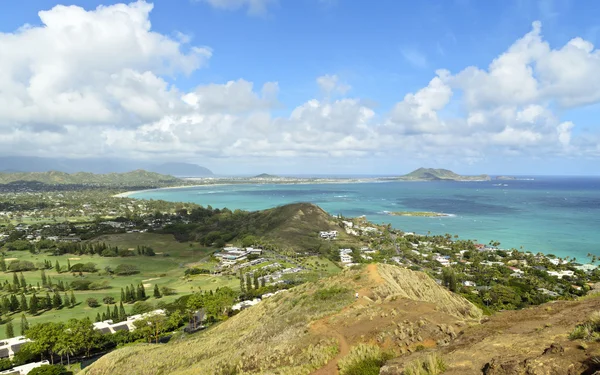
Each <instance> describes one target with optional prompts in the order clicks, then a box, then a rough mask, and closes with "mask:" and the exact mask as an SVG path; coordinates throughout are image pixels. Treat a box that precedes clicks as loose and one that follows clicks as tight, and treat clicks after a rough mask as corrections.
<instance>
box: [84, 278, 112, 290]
mask: <svg viewBox="0 0 600 375" xmlns="http://www.w3.org/2000/svg"><path fill="white" fill-rule="evenodd" d="M108 288H110V285H108V280H102V281H96V282H93V283H91V284H90V285H89V289H90V290H100V289H108Z"/></svg>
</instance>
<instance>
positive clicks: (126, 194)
mask: <svg viewBox="0 0 600 375" xmlns="http://www.w3.org/2000/svg"><path fill="white" fill-rule="evenodd" d="M386 182H394V181H393V180H390V181H388V180H379V179H373V180H367V179H364V180H350V179H348V180H339V181H334V180H327V179H323V180H317V181H308V180H306V181H300V180H298V181H293V180H282V181H265V180H261V181H253V180H245V181H244V182H238V183H236V182H225V183H216V184H210V183H208V184H196V185H180V186H167V187H160V188H153V189H143V190H131V191H124V192H122V193H118V194H115V195H113V196H112V197H113V198H129V196H130V195H132V194H135V193H146V192H150V191H157V190H171V189H185V188H198V187H208V186H232V185H310V184H314V185H328V184H331V185H333V184H364V183H386ZM134 199H135V198H134Z"/></svg>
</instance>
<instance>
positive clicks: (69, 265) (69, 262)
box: [67, 259, 71, 271]
mask: <svg viewBox="0 0 600 375" xmlns="http://www.w3.org/2000/svg"><path fill="white" fill-rule="evenodd" d="M67 271H71V261H70V260H69V259H67Z"/></svg>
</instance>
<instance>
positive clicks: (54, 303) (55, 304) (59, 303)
mask: <svg viewBox="0 0 600 375" xmlns="http://www.w3.org/2000/svg"><path fill="white" fill-rule="evenodd" d="M61 306H62V298H60V294H58V290H57V291H55V292H54V296H52V307H54V308H55V309H58V308H60V307H61Z"/></svg>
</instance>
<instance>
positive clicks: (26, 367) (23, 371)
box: [0, 361, 50, 375]
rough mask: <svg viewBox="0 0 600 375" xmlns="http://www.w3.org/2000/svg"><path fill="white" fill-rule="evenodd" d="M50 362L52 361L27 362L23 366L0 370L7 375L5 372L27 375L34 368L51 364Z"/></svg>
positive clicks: (13, 374)
mask: <svg viewBox="0 0 600 375" xmlns="http://www.w3.org/2000/svg"><path fill="white" fill-rule="evenodd" d="M49 364H50V362H48V361H41V362H34V363H27V364H25V365H22V366H17V367H13V368H11V369H10V370H5V371H2V372H0V374H2V375H5V374H6V375H27V374H29V372H31V370H33V369H34V368H37V367H41V366H43V365H49Z"/></svg>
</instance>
